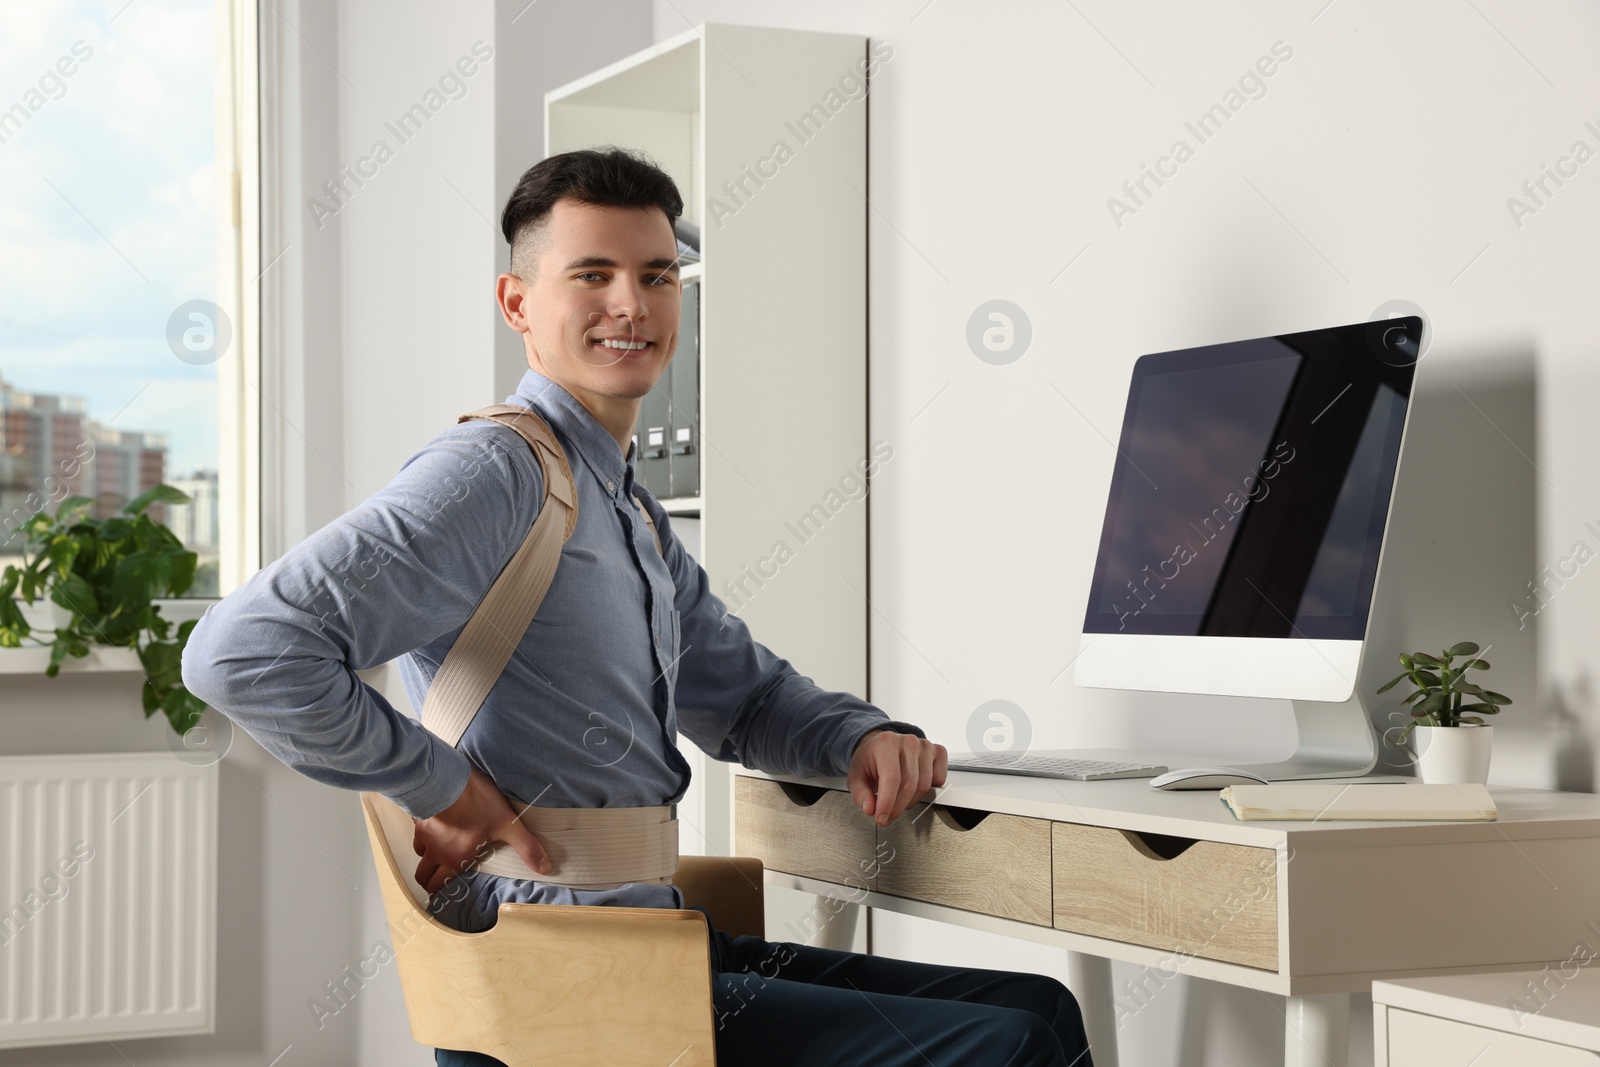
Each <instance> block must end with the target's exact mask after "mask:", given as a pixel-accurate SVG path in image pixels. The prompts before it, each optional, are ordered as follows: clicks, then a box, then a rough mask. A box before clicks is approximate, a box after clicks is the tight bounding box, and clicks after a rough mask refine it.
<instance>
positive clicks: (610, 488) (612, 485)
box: [606, 482, 617, 493]
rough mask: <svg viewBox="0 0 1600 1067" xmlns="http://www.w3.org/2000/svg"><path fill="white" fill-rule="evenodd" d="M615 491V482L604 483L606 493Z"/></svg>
mask: <svg viewBox="0 0 1600 1067" xmlns="http://www.w3.org/2000/svg"><path fill="white" fill-rule="evenodd" d="M616 491H617V483H616V482H607V483H606V492H608V493H615V492H616Z"/></svg>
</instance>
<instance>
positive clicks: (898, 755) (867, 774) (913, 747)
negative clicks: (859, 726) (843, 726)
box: [849, 727, 950, 826]
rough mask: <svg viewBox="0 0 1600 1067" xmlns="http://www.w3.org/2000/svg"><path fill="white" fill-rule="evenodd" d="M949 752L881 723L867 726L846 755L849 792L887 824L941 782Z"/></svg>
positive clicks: (868, 810)
mask: <svg viewBox="0 0 1600 1067" xmlns="http://www.w3.org/2000/svg"><path fill="white" fill-rule="evenodd" d="M949 757H950V754H949V753H948V752H947V751H945V747H944V746H943V745H936V744H934V743H933V742H932V741H927V740H924V739H923V738H920V737H917V736H916V735H915V734H902V733H896V732H895V731H893V730H885V729H883V728H882V727H878V728H876V729H872V730H868V731H867V733H866V734H865V735H864V736H863V737H862V739H861V742H860V744H858V745H856V752H855V755H854V756H852V757H851V758H850V777H849V782H850V796H851V797H853V798H854V799H855V802H856V805H857V806H858V807H859V808H860V809H861V810H862V811H864V812H866V813H867V814H868V815H871V816H873V817H874V818H875V819H876V820H877V822H878V825H879V826H888V825H889V824H890V823H892V822H894V821H895V820H896V819H898V818H899V817H900V814H901V813H902V812H904V811H905V810H906V809H907V808H909V807H910V806H911V805H912V804H915V803H916V802H917V799H918V798H919V797H921V796H922V795H923V794H924V793H926V792H927V791H928V790H929V788H931V787H933V786H939V785H944V781H945V764H946V762H947V761H948V760H949Z"/></svg>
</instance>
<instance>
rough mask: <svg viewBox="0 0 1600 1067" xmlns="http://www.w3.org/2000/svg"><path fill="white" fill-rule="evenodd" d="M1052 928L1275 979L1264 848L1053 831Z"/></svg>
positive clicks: (1273, 870) (1271, 888)
mask: <svg viewBox="0 0 1600 1067" xmlns="http://www.w3.org/2000/svg"><path fill="white" fill-rule="evenodd" d="M1053 831H1054V833H1053V848H1052V855H1053V867H1054V879H1053V881H1054V888H1055V926H1056V928H1057V929H1059V930H1071V931H1073V932H1074V933H1080V934H1092V935H1094V936H1096V937H1105V938H1110V939H1112V940H1115V941H1125V942H1130V943H1132V944H1136V945H1149V946H1150V947H1152V948H1161V949H1172V950H1174V951H1177V952H1181V953H1185V954H1188V955H1193V956H1203V957H1205V958H1206V959H1213V960H1223V961H1226V962H1228V963H1240V964H1244V965H1245V966H1247V967H1263V968H1266V969H1267V970H1271V971H1276V970H1277V969H1278V872H1277V853H1276V852H1274V851H1273V850H1272V849H1270V848H1250V847H1247V846H1244V845H1225V844H1221V843H1219V842H1216V841H1189V840H1186V839H1181V838H1172V837H1161V836H1160V835H1154V834H1145V835H1139V834H1134V833H1131V832H1128V831H1124V830H1114V829H1111V828H1109V827H1103V826H1080V825H1078V824H1077V823H1065V822H1058V823H1054V824H1053Z"/></svg>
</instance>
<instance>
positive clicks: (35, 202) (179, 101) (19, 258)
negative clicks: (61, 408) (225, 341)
mask: <svg viewBox="0 0 1600 1067" xmlns="http://www.w3.org/2000/svg"><path fill="white" fill-rule="evenodd" d="M216 4H217V0H131V2H129V0H106V2H89V0H52V2H48V3H31V2H30V3H21V2H7V3H4V4H0V114H3V113H6V112H10V113H11V115H12V118H11V120H10V121H9V122H7V123H6V124H5V125H4V126H3V127H0V137H4V138H5V140H4V142H3V143H0V377H3V378H4V379H5V380H6V381H8V382H9V383H11V384H12V385H13V386H15V387H17V388H19V389H22V390H24V391H27V392H39V393H66V394H71V395H76V396H81V397H83V398H84V399H85V401H86V403H87V406H88V410H89V414H90V416H91V417H94V418H97V419H99V420H101V421H102V422H104V421H108V420H112V419H113V417H114V419H115V421H113V422H111V425H112V426H114V427H116V428H117V429H121V430H141V431H158V432H161V433H164V434H166V435H167V440H168V448H169V452H168V456H167V477H168V479H169V480H170V479H172V478H174V477H180V476H183V475H185V474H187V473H189V472H190V471H191V470H193V469H194V468H196V467H204V468H207V469H210V470H215V469H216V467H217V388H216V380H217V375H216V367H215V365H209V366H193V365H191V364H188V363H185V362H183V361H182V360H180V359H178V358H177V357H176V356H174V355H173V353H172V350H171V349H170V348H169V347H168V344H167V320H168V318H169V317H170V316H171V314H172V312H173V310H174V309H175V308H176V307H177V306H178V305H180V304H183V303H185V302H186V301H189V300H193V299H197V298H201V299H214V298H215V296H216V242H217V216H216V212H217V203H218V193H217V160H216V132H215V107H214V104H215V98H216V85H215V76H216V64H215V53H216ZM75 47H76V48H77V52H76V54H75V53H74V48H75ZM86 51H87V52H88V53H89V56H88V58H87V59H83V58H82V56H83V55H84V54H85V52H86ZM63 56H67V57H69V58H70V59H71V60H72V61H73V62H74V63H75V64H76V70H75V71H74V73H73V74H72V75H71V76H69V77H61V76H60V73H59V71H58V70H57V67H56V64H57V61H58V60H59V59H60V58H61V57H63ZM30 90H37V95H32V94H30ZM41 97H42V103H41ZM18 104H21V105H23V109H24V110H27V111H28V112H29V113H28V115H27V118H26V121H24V122H22V123H21V126H20V129H19V128H16V122H17V117H18V115H20V112H16V111H13V108H14V107H15V105H18ZM235 357H236V352H231V353H229V354H227V355H225V356H224V357H223V358H225V359H226V358H235Z"/></svg>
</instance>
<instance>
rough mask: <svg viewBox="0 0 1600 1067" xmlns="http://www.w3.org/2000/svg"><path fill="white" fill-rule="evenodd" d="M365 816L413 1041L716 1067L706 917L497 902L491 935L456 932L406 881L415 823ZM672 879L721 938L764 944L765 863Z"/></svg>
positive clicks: (372, 802) (709, 863)
mask: <svg viewBox="0 0 1600 1067" xmlns="http://www.w3.org/2000/svg"><path fill="white" fill-rule="evenodd" d="M361 806H362V809H363V810H364V812H365V814H366V820H367V835H368V838H369V839H370V841H371V843H372V856H373V861H374V862H375V863H376V865H377V868H378V884H379V887H380V888H381V890H382V893H383V906H384V911H385V912H386V913H387V915H388V919H389V932H390V934H391V936H392V937H393V941H394V954H395V959H396V964H397V966H398V968H399V971H400V986H401V989H402V990H403V991H404V993H405V1000H406V1014H407V1016H408V1017H409V1018H410V1021H411V1036H412V1037H413V1038H415V1039H416V1040H417V1041H418V1042H420V1043H421V1044H424V1045H429V1046H432V1047H435V1048H450V1049H465V1050H470V1051H474V1052H482V1053H484V1054H485V1055H488V1056H493V1057H494V1058H495V1059H498V1060H501V1061H502V1062H504V1063H506V1064H508V1065H510V1067H534V1065H535V1064H537V1065H538V1067H568V1065H570V1067H594V1065H596V1064H607V1065H610V1064H619V1065H620V1064H641V1065H646V1064H647V1065H649V1067H667V1065H669V1064H670V1065H671V1067H694V1065H697V1064H715V1063H716V1044H715V1034H716V1031H715V1028H714V1025H713V1020H712V1007H711V963H710V957H709V946H708V938H707V930H706V922H705V917H704V916H703V915H701V914H700V913H699V912H698V911H690V910H687V909H685V910H683V911H678V910H675V909H666V908H618V907H582V906H575V905H552V904H502V905H500V910H499V917H498V920H497V922H496V924H495V925H494V926H493V927H492V928H490V929H488V930H485V931H484V932H482V933H477V934H465V933H461V932H459V931H457V930H452V929H450V928H449V927H447V926H445V925H444V924H443V923H441V922H439V921H438V920H437V919H435V918H434V917H433V916H431V915H429V914H428V911H427V901H428V893H427V891H426V890H425V889H424V888H423V887H422V886H420V885H418V884H417V881H416V879H415V878H414V877H413V876H412V874H411V873H410V872H411V871H412V870H413V869H414V868H413V867H412V866H411V861H410V857H411V856H412V854H413V852H412V847H411V841H412V831H413V823H412V820H411V816H410V815H408V814H406V812H405V811H404V810H403V809H401V808H400V807H399V806H398V805H396V804H395V803H394V802H393V801H391V800H389V799H388V798H387V797H384V796H382V795H380V794H377V793H362V794H361ZM401 858H404V859H405V863H406V867H405V868H404V869H402V867H401V865H400V859H401ZM673 881H674V884H676V885H678V886H679V887H680V888H681V889H682V891H683V895H684V900H685V902H686V903H689V904H697V905H700V906H701V907H704V908H705V909H706V910H707V911H708V912H709V913H710V914H711V917H712V921H713V922H714V923H715V924H716V926H717V928H718V929H719V930H726V931H728V932H729V933H731V934H735V935H738V934H757V935H761V934H762V933H763V928H764V921H763V917H762V916H763V913H762V888H761V887H762V866H761V861H760V860H759V859H751V858H748V857H731V858H724V857H719V856H683V857H681V858H680V860H679V869H678V873H677V875H676V876H675V878H674V879H673Z"/></svg>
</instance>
